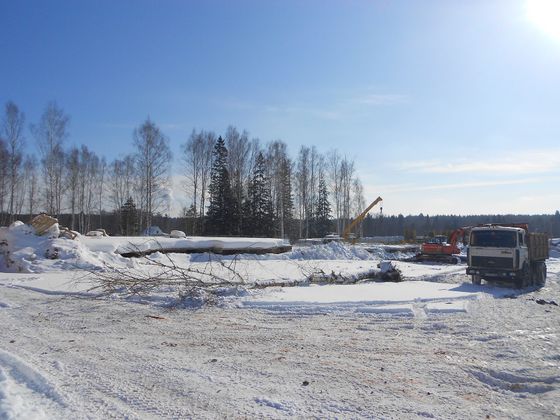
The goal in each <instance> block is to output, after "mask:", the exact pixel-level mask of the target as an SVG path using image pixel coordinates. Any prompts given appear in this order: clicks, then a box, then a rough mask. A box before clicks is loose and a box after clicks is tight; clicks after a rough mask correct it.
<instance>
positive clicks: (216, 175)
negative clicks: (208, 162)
mask: <svg viewBox="0 0 560 420" xmlns="http://www.w3.org/2000/svg"><path fill="white" fill-rule="evenodd" d="M227 157H228V151H227V148H226V146H225V142H224V140H223V139H222V138H221V137H220V138H218V141H217V142H216V145H215V146H214V150H213V152H212V170H211V172H210V186H209V188H208V190H209V193H210V205H209V206H208V213H207V219H206V225H205V231H206V233H207V234H209V235H232V234H237V233H238V232H235V231H234V228H233V227H234V226H236V225H237V224H236V223H234V220H238V217H239V211H238V209H237V206H236V204H235V200H233V194H232V191H231V184H230V177H229V172H228V169H227Z"/></svg>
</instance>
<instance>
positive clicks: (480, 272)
mask: <svg viewBox="0 0 560 420" xmlns="http://www.w3.org/2000/svg"><path fill="white" fill-rule="evenodd" d="M547 258H548V238H547V237H546V235H545V234H542V233H529V231H528V227H527V225H524V224H519V225H509V226H508V225H505V226H504V225H483V226H477V227H474V228H472V230H471V233H470V238H469V246H468V251H467V264H468V267H467V274H469V275H471V276H472V282H473V284H480V283H481V280H483V279H484V280H500V281H506V282H509V283H512V284H513V285H515V286H516V287H525V286H529V285H544V282H545V281H546V265H545V260H546V259H547Z"/></svg>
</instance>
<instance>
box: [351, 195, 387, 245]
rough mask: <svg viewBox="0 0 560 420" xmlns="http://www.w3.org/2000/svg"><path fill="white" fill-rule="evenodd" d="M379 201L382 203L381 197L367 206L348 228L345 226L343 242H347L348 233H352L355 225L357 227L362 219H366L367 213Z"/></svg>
mask: <svg viewBox="0 0 560 420" xmlns="http://www.w3.org/2000/svg"><path fill="white" fill-rule="evenodd" d="M380 201H383V199H382V198H381V197H377V198H376V199H375V200H374V201H373V203H371V204H370V205H369V206H367V208H366V209H365V210H364V211H363V212H362V213H360V215H359V216H358V217H356V218H355V219H354V220H353V221H352V223H350V224H349V225H348V226H346V229H344V232H342V237H343V238H344V240H345V241H347V240H348V238H349V237H350V232H352V229H354V227H356V225H358V223H360V222H361V221H362V220H364V218H365V217H366V215H367V214H368V213H369V211H370V210H371V209H372V208H374V207H375V205H376V204H377V203H379V202H380Z"/></svg>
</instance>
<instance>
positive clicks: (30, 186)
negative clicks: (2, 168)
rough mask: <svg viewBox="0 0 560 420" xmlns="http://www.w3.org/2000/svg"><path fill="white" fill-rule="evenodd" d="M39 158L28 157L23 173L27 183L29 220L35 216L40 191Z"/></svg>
mask: <svg viewBox="0 0 560 420" xmlns="http://www.w3.org/2000/svg"><path fill="white" fill-rule="evenodd" d="M37 168H38V163H37V158H36V157H35V155H28V156H27V157H26V158H25V163H24V164H23V173H24V179H25V183H26V188H25V190H26V195H27V197H26V201H27V210H28V212H29V218H30V219H31V218H32V217H33V215H34V214H35V210H36V207H37V194H38V191H39V176H38V174H37Z"/></svg>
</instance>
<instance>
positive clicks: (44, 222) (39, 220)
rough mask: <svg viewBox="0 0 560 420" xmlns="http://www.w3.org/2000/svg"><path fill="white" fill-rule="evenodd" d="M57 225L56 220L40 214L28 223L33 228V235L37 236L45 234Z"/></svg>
mask: <svg viewBox="0 0 560 420" xmlns="http://www.w3.org/2000/svg"><path fill="white" fill-rule="evenodd" d="M56 223H58V219H55V218H54V217H51V216H49V215H48V214H45V213H41V214H39V215H37V216H35V217H34V218H33V220H31V222H30V223H29V224H30V225H31V226H33V228H35V233H36V234H37V235H38V236H42V235H44V234H45V233H47V232H48V231H49V230H50V228H51V227H52V226H54V225H55V224H56Z"/></svg>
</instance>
